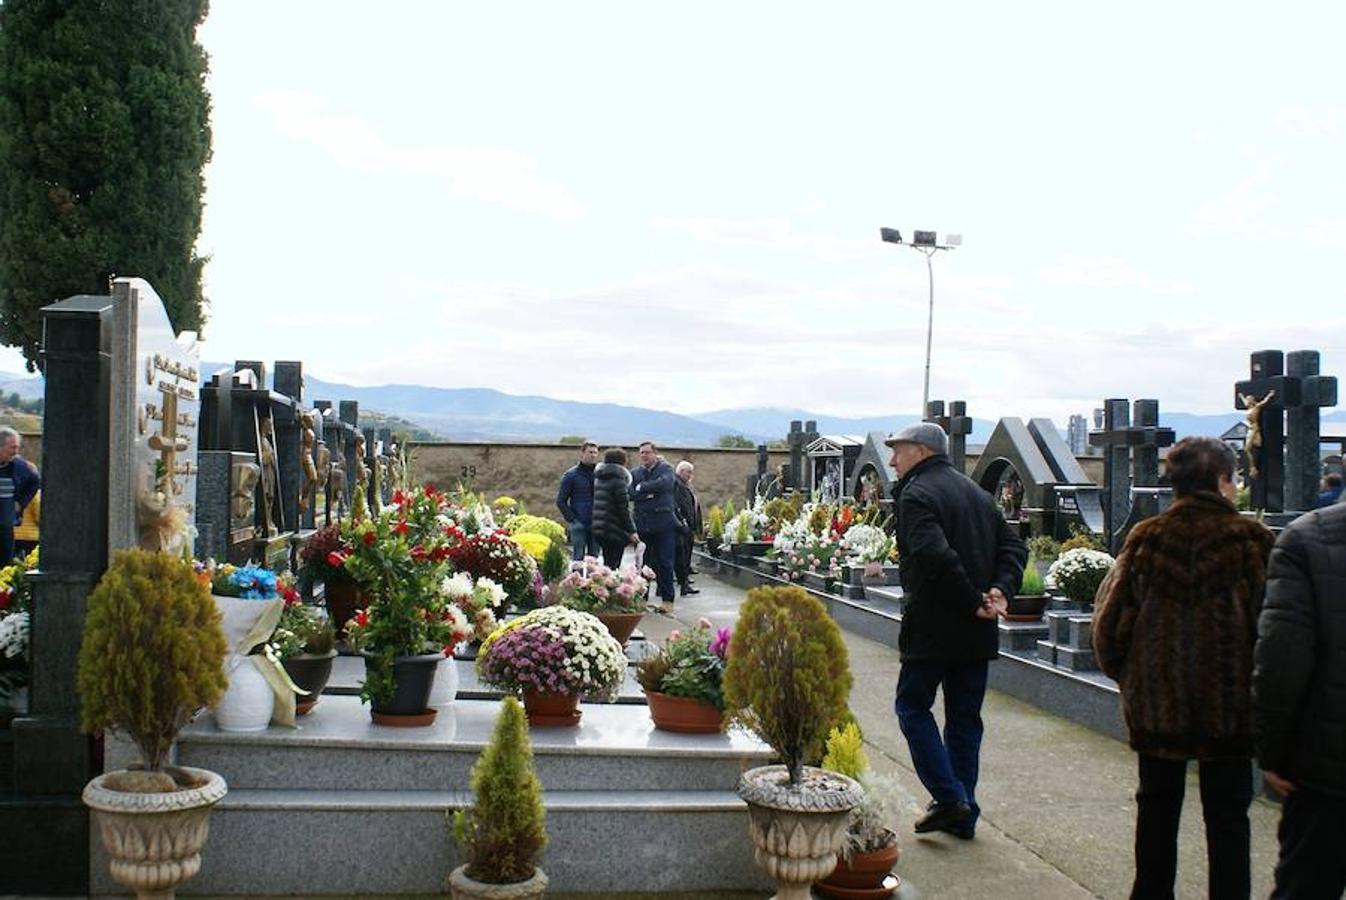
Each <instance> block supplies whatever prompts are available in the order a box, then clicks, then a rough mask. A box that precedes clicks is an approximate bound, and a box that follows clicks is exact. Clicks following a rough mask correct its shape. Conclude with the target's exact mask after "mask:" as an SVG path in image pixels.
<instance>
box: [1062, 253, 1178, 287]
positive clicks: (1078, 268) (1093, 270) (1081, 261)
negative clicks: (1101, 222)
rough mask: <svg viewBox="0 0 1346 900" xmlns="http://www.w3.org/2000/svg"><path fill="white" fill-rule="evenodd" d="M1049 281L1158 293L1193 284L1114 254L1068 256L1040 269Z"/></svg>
mask: <svg viewBox="0 0 1346 900" xmlns="http://www.w3.org/2000/svg"><path fill="white" fill-rule="evenodd" d="M1037 274H1038V278H1040V279H1042V280H1043V281H1045V282H1047V283H1048V284H1059V285H1069V286H1071V287H1086V288H1105V289H1106V288H1125V289H1134V290H1142V291H1153V292H1155V293H1157V294H1167V295H1173V294H1186V293H1190V292H1191V290H1192V286H1191V284H1190V283H1189V282H1187V281H1183V280H1180V279H1167V278H1159V277H1156V276H1153V275H1151V274H1150V273H1148V272H1145V271H1143V270H1141V269H1138V268H1136V267H1135V266H1133V265H1131V263H1129V262H1127V261H1126V260H1124V259H1121V258H1119V257H1115V256H1065V257H1062V258H1060V259H1058V260H1056V261H1055V262H1053V263H1051V264H1049V265H1047V266H1044V267H1043V268H1041V269H1039V270H1038V273H1037Z"/></svg>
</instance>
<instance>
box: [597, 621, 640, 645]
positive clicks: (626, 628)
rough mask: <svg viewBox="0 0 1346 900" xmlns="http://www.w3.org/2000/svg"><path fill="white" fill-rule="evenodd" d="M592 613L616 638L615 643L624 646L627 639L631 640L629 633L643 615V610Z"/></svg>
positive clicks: (634, 628)
mask: <svg viewBox="0 0 1346 900" xmlns="http://www.w3.org/2000/svg"><path fill="white" fill-rule="evenodd" d="M594 615H595V616H597V617H598V621H600V622H602V623H603V624H604V625H606V626H607V629H608V633H609V634H611V635H612V636H613V637H614V638H616V639H617V643H619V644H621V645H622V646H623V647H625V646H626V642H627V641H629V640H631V634H632V633H633V632H634V631H635V630H636V626H637V625H639V624H640V620H641V619H642V618H644V616H645V614H644V613H643V612H630V613H594Z"/></svg>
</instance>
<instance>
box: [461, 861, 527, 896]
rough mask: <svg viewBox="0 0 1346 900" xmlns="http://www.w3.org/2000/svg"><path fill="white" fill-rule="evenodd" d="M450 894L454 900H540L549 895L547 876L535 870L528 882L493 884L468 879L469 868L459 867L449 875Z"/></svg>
mask: <svg viewBox="0 0 1346 900" xmlns="http://www.w3.org/2000/svg"><path fill="white" fill-rule="evenodd" d="M449 892H450V894H451V895H452V897H453V900H540V898H541V897H542V896H543V895H545V894H546V893H547V875H546V873H545V872H543V871H542V870H541V869H534V870H533V877H532V878H530V879H528V880H527V881H514V882H510V883H508V884H491V883H489V882H486V881H477V880H476V879H473V878H468V877H467V866H459V867H458V868H456V869H454V870H453V871H452V872H450V873H449Z"/></svg>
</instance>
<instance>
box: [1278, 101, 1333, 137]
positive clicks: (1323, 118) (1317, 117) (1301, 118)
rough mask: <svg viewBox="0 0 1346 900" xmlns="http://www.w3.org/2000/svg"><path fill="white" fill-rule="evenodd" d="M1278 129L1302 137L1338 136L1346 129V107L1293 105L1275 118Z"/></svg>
mask: <svg viewBox="0 0 1346 900" xmlns="http://www.w3.org/2000/svg"><path fill="white" fill-rule="evenodd" d="M1274 122H1275V126H1276V128H1277V129H1279V130H1281V131H1284V132H1287V133H1289V134H1293V135H1298V136H1301V137H1308V138H1315V139H1323V138H1337V137H1340V136H1341V134H1342V133H1343V132H1344V131H1346V109H1340V108H1328V109H1322V108H1312V107H1303V106H1297V107H1291V108H1289V109H1283V110H1281V111H1280V112H1278V113H1277V114H1276V116H1275V119H1274Z"/></svg>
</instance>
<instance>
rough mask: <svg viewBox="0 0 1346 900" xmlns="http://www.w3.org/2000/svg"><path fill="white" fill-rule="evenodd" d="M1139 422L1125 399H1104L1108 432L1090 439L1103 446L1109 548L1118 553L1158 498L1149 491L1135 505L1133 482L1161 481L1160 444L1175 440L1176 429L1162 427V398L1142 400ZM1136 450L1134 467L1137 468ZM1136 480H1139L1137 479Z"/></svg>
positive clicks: (1149, 484) (1147, 484)
mask: <svg viewBox="0 0 1346 900" xmlns="http://www.w3.org/2000/svg"><path fill="white" fill-rule="evenodd" d="M1135 413H1136V417H1135V425H1132V424H1131V410H1130V409H1129V408H1128V404H1127V401H1126V400H1125V399H1124V398H1116V397H1114V398H1111V399H1108V400H1105V401H1103V430H1102V431H1095V432H1093V433H1091V434H1090V435H1089V443H1090V444H1091V445H1093V446H1095V447H1102V448H1103V494H1104V498H1103V522H1104V528H1105V530H1106V531H1107V537H1108V547H1109V549H1110V550H1112V551H1113V552H1114V553H1115V552H1117V551H1118V550H1119V549H1120V548H1121V545H1122V542H1123V541H1124V540H1125V539H1126V533H1127V531H1128V530H1129V529H1130V526H1131V525H1134V524H1135V523H1136V522H1137V521H1139V520H1140V519H1141V518H1144V517H1145V516H1147V515H1152V514H1153V512H1154V511H1155V510H1157V508H1158V497H1157V496H1155V495H1154V494H1153V493H1152V492H1147V493H1146V494H1144V495H1143V496H1142V497H1141V498H1140V502H1139V505H1134V504H1133V502H1132V498H1131V486H1132V484H1135V485H1136V486H1137V487H1155V486H1157V485H1158V484H1159V448H1160V447H1168V446H1170V445H1171V444H1172V443H1173V438H1174V433H1173V429H1172V428H1160V427H1159V401H1158V400H1137V401H1136V404H1135ZM1133 452H1134V471H1133ZM1133 478H1134V480H1133Z"/></svg>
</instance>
